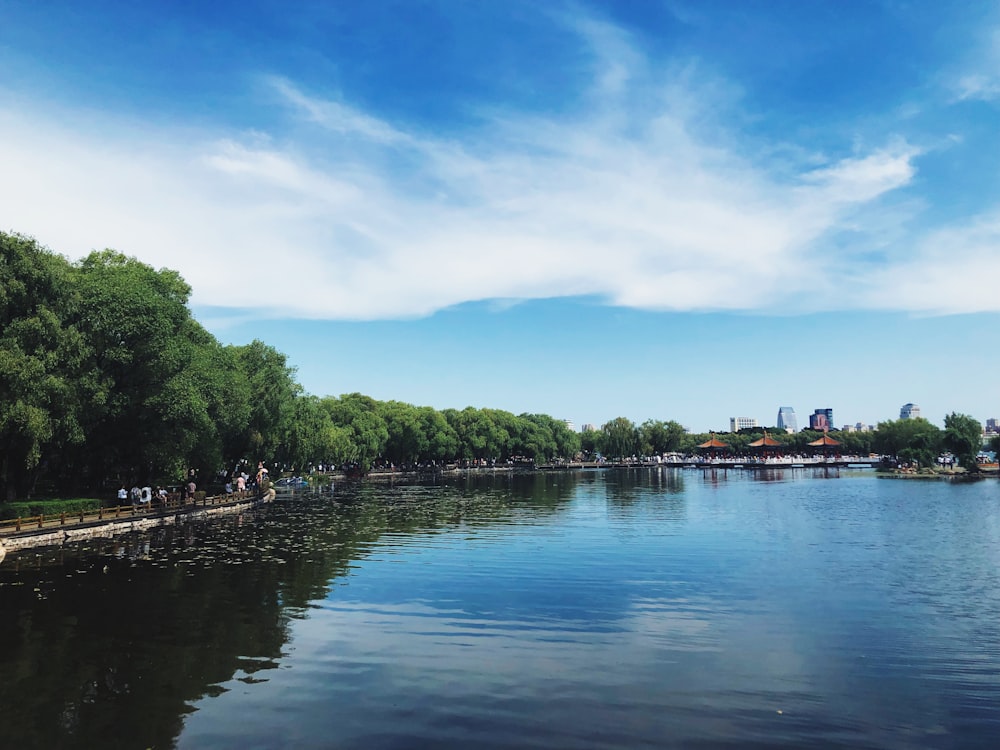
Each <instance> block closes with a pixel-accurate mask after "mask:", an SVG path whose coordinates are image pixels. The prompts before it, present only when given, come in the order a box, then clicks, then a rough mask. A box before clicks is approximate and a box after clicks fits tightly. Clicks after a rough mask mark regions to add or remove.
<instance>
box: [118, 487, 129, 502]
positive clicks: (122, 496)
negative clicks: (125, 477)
mask: <svg viewBox="0 0 1000 750" xmlns="http://www.w3.org/2000/svg"><path fill="white" fill-rule="evenodd" d="M126 502H128V490H127V489H125V485H124V484H123V485H122V486H121V487H120V488H119V489H118V505H124V504H125V503H126Z"/></svg>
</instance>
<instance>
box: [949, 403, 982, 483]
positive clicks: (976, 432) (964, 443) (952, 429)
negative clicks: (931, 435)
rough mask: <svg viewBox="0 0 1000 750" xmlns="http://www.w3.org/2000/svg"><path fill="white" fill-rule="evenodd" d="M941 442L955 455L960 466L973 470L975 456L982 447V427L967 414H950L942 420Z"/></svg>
mask: <svg viewBox="0 0 1000 750" xmlns="http://www.w3.org/2000/svg"><path fill="white" fill-rule="evenodd" d="M943 442H944V446H945V447H946V448H947V449H948V450H950V451H951V452H952V453H953V454H955V458H957V459H958V463H959V465H960V466H962V467H964V468H966V469H970V470H975V469H976V468H977V463H976V454H977V453H979V451H980V450H982V447H983V426H982V425H981V424H980V423H979V421H978V420H976V419H975V418H973V417H970V416H969V415H968V414H956V413H955V412H952V413H951V414H949V415H948V416H946V417H945V418H944V441H943Z"/></svg>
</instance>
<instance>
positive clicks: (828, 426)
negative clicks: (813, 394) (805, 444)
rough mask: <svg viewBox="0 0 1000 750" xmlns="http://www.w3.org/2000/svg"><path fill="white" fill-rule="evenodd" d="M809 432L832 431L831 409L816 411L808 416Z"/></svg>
mask: <svg viewBox="0 0 1000 750" xmlns="http://www.w3.org/2000/svg"><path fill="white" fill-rule="evenodd" d="M809 429H810V430H832V429H833V409H816V411H814V412H813V413H812V414H810V415H809Z"/></svg>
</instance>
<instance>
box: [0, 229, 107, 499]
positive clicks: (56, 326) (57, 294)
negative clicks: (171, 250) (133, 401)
mask: <svg viewBox="0 0 1000 750" xmlns="http://www.w3.org/2000/svg"><path fill="white" fill-rule="evenodd" d="M70 276H71V268H70V265H69V262H68V261H66V259H65V258H62V257H60V256H57V255H55V254H53V253H52V252H50V251H49V250H47V249H45V248H43V247H41V246H40V245H39V244H38V243H37V242H35V241H34V240H33V239H30V238H28V237H24V236H22V235H17V234H6V233H3V232H0V500H2V499H6V500H10V499H13V498H14V497H16V496H24V495H28V494H30V492H31V489H32V487H33V485H34V482H35V480H36V479H37V477H38V471H39V469H40V467H41V466H42V465H43V462H46V461H56V460H57V459H58V458H59V457H60V456H61V454H62V452H63V450H64V449H65V448H67V447H68V446H70V445H72V444H79V443H81V442H82V441H83V437H84V433H83V429H82V427H81V424H80V410H81V400H82V399H84V398H85V397H86V396H85V394H86V392H87V391H88V388H89V387H90V386H92V385H93V381H92V379H90V378H88V377H86V376H85V374H84V372H83V369H84V367H83V363H84V360H85V359H86V356H87V353H88V347H87V343H86V341H85V339H84V338H83V337H82V336H81V335H80V333H79V331H78V330H77V329H76V328H75V327H74V325H73V323H72V315H73V311H74V307H75V305H76V301H77V298H76V295H75V293H74V289H73V287H72V284H71V282H70Z"/></svg>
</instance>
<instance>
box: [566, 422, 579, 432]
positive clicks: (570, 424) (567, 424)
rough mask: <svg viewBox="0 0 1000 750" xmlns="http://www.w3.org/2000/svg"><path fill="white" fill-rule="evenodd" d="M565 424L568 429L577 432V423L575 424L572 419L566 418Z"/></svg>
mask: <svg viewBox="0 0 1000 750" xmlns="http://www.w3.org/2000/svg"><path fill="white" fill-rule="evenodd" d="M563 424H565V425H566V429H568V430H569V431H570V432H576V425H574V424H573V420H572V419H564V420H563Z"/></svg>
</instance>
